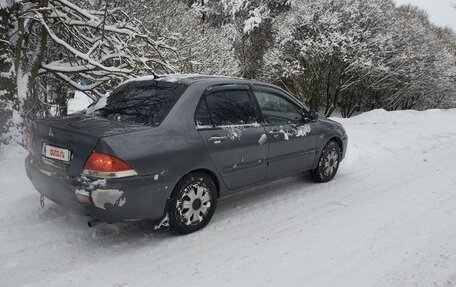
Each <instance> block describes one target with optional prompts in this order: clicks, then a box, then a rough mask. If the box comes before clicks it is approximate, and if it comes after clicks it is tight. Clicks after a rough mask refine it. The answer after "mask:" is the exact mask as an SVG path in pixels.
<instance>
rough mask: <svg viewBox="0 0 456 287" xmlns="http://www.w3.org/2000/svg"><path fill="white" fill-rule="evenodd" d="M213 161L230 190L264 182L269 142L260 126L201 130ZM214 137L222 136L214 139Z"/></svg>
mask: <svg viewBox="0 0 456 287" xmlns="http://www.w3.org/2000/svg"><path fill="white" fill-rule="evenodd" d="M199 133H200V135H201V138H202V140H203V141H204V143H205V144H206V148H207V150H208V151H209V154H210V156H211V159H212V161H213V162H214V165H215V167H216V168H217V170H218V172H219V174H221V177H222V180H223V182H224V183H225V184H226V186H227V187H228V188H229V189H236V188H240V187H244V186H247V185H250V184H253V183H257V182H260V181H262V180H263V179H264V177H265V174H266V168H267V166H266V164H267V162H266V159H267V155H268V144H267V142H262V137H264V136H266V134H265V130H264V128H263V127H262V126H260V125H244V126H228V127H222V128H211V129H200V130H199ZM211 138H221V139H220V140H219V141H211V140H210V139H211Z"/></svg>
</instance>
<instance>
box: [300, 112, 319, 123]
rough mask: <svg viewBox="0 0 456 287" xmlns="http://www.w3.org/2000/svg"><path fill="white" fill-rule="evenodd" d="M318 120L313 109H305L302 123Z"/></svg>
mask: <svg viewBox="0 0 456 287" xmlns="http://www.w3.org/2000/svg"><path fill="white" fill-rule="evenodd" d="M317 120H318V113H317V112H314V111H306V110H304V113H303V121H304V123H312V122H315V121H317Z"/></svg>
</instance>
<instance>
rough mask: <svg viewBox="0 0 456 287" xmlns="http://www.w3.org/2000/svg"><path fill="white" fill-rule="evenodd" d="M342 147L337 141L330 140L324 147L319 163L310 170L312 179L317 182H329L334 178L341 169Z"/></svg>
mask: <svg viewBox="0 0 456 287" xmlns="http://www.w3.org/2000/svg"><path fill="white" fill-rule="evenodd" d="M339 163H340V147H339V144H338V143H337V142H335V141H330V142H328V143H327V144H326V146H325V147H324V148H323V151H322V153H321V156H320V159H319V160H318V165H317V167H316V168H315V169H313V170H311V171H310V175H311V177H312V179H313V180H314V181H316V182H328V181H330V180H331V179H333V178H334V176H335V175H336V173H337V170H338V169H339Z"/></svg>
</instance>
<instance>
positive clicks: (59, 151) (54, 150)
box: [43, 144, 70, 162]
mask: <svg viewBox="0 0 456 287" xmlns="http://www.w3.org/2000/svg"><path fill="white" fill-rule="evenodd" d="M43 151H44V156H45V157H47V158H52V159H56V160H60V161H64V162H69V161H70V150H68V149H66V148H61V147H56V146H52V145H48V144H44V148H43Z"/></svg>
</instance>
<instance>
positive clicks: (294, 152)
mask: <svg viewBox="0 0 456 287" xmlns="http://www.w3.org/2000/svg"><path fill="white" fill-rule="evenodd" d="M254 95H255V98H256V100H257V102H258V105H259V106H260V109H261V112H262V114H263V118H264V121H265V129H266V133H267V137H268V143H269V154H268V168H267V174H266V177H267V178H268V179H270V178H274V177H278V176H283V175H287V174H292V173H297V172H300V171H304V170H306V169H309V168H310V167H311V166H312V164H313V162H314V160H315V155H316V150H317V143H318V139H317V133H316V132H317V131H316V130H313V129H312V123H305V122H304V112H305V110H304V109H303V108H302V107H300V106H299V105H298V104H297V103H296V102H295V101H294V100H293V99H292V98H291V97H289V96H288V95H285V94H282V93H280V92H279V91H275V90H272V89H261V88H255V90H254Z"/></svg>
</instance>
